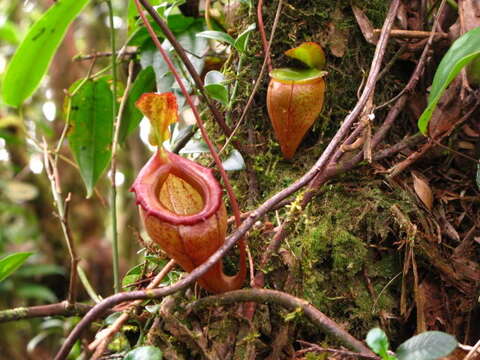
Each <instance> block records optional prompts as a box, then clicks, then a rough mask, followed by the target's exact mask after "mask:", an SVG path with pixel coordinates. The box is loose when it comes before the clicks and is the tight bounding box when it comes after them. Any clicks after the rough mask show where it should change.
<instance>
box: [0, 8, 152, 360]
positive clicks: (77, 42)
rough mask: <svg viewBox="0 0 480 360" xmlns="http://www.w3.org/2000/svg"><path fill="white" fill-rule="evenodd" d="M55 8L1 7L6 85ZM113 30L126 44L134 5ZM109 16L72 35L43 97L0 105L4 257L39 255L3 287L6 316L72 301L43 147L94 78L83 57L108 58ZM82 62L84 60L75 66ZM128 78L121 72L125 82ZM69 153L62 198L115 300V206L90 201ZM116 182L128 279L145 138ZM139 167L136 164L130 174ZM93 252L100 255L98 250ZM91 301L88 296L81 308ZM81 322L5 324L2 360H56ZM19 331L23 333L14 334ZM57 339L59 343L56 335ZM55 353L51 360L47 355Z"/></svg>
mask: <svg viewBox="0 0 480 360" xmlns="http://www.w3.org/2000/svg"><path fill="white" fill-rule="evenodd" d="M52 4H53V1H52V0H40V1H29V0H26V1H23V0H12V1H1V2H0V86H1V78H2V77H3V75H4V73H5V70H6V66H7V63H8V61H9V60H10V58H11V56H12V55H13V53H14V51H15V49H16V48H17V46H18V44H19V43H20V41H21V40H22V38H23V37H24V36H25V34H26V32H27V30H28V28H29V26H31V25H32V24H33V23H34V22H35V21H36V20H37V19H38V18H39V17H40V16H41V15H42V14H43V13H44V12H45V11H46V9H47V8H48V7H49V6H51V5H52ZM113 5H114V6H115V9H114V12H115V17H114V24H115V28H116V30H117V43H118V44H120V45H121V44H123V41H124V40H125V38H126V36H127V25H128V24H127V21H126V19H127V18H128V16H127V11H128V3H127V1H114V2H113ZM109 36H110V32H109V27H108V7H107V4H106V3H105V2H104V1H91V2H90V4H89V5H88V6H87V8H85V9H84V11H83V12H82V13H81V14H80V16H79V17H78V18H77V19H76V20H75V21H74V23H73V24H72V26H70V27H69V29H68V32H67V34H66V36H65V39H64V41H63V42H62V44H61V46H60V48H59V49H58V51H57V53H56V55H55V58H54V60H53V62H52V64H51V66H50V70H49V72H48V75H47V76H46V77H44V79H43V80H42V83H41V86H40V89H39V90H38V91H36V92H35V94H34V95H33V96H32V97H31V98H30V99H28V100H27V102H26V103H25V104H24V106H23V107H22V108H21V109H20V111H19V110H17V109H13V108H11V107H7V106H6V105H5V104H3V103H2V102H1V101H2V100H0V189H1V191H0V258H2V257H3V256H5V255H6V254H9V253H12V252H19V251H31V252H33V253H34V254H33V255H32V256H31V257H30V258H29V259H28V260H27V262H26V263H25V264H24V265H23V267H21V268H20V269H19V270H18V271H16V272H15V273H14V274H13V275H12V276H11V277H9V278H8V279H6V280H5V281H3V282H0V308H1V309H7V308H12V307H18V306H31V305H40V304H47V303H54V302H57V301H61V300H63V299H64V298H65V296H66V292H67V286H68V283H67V279H68V276H67V273H66V272H67V271H66V269H68V264H69V259H68V255H67V254H68V252H67V250H66V245H65V241H64V239H63V234H62V230H61V228H60V224H59V221H58V219H57V217H56V215H55V208H54V204H53V199H52V195H51V191H50V184H49V182H48V179H47V177H46V175H45V172H44V164H43V155H42V152H41V148H39V146H38V143H39V141H41V139H42V138H45V139H46V141H47V142H48V144H49V145H50V146H55V144H56V142H57V140H58V138H59V137H60V134H61V131H62V129H63V127H64V124H65V122H64V121H65V120H64V115H63V107H64V100H65V89H68V88H69V87H70V85H71V84H72V83H73V82H74V81H76V80H78V79H80V78H83V77H85V76H86V75H87V72H88V71H89V68H90V65H91V60H90V61H81V59H80V58H78V56H80V55H82V54H90V53H95V52H97V51H98V52H101V51H108V49H109ZM75 57H77V59H75ZM108 63H109V58H108V57H98V58H97V59H96V61H95V64H94V66H93V69H91V71H99V70H100V69H103V68H104V67H105V66H107V65H108ZM123 70H124V69H120V71H119V73H120V74H123V73H124V71H123ZM22 118H23V119H22ZM67 145H68V144H66V143H65V144H64V145H63V147H62V150H61V155H62V157H61V159H62V158H63V159H66V160H67V161H63V160H60V163H59V176H60V179H61V184H62V190H63V194H62V195H63V196H64V197H65V196H66V194H68V193H69V192H71V193H72V201H71V206H70V210H69V217H70V219H73V220H72V221H71V227H72V231H73V237H74V239H75V243H76V247H77V251H78V255H79V257H80V258H81V259H82V260H81V265H82V267H83V268H84V269H85V271H86V273H87V274H88V276H89V278H90V281H91V282H92V285H93V287H94V288H95V289H96V291H98V293H100V294H102V296H108V295H110V294H111V293H112V280H111V260H110V259H111V254H110V234H109V233H108V231H106V230H105V229H109V227H108V225H109V224H108V223H109V220H108V219H109V218H108V216H107V214H108V207H107V205H106V200H105V199H104V198H103V196H104V195H102V196H95V197H94V198H93V199H90V200H86V199H85V190H84V185H83V183H82V180H81V177H80V176H79V172H78V169H76V168H75V167H74V166H72V164H71V163H70V161H68V160H69V159H72V155H71V152H70V150H69V149H68V146H67ZM122 146H123V148H124V150H127V151H120V154H119V162H120V166H119V169H121V170H120V171H119V172H118V174H117V180H118V185H119V187H118V193H119V197H118V198H119V201H118V207H119V209H121V211H119V230H120V231H119V232H120V236H121V238H122V239H124V240H126V239H128V241H121V244H122V249H121V254H122V256H121V267H122V273H125V272H126V270H127V268H128V267H129V266H130V265H131V264H132V263H133V262H134V260H135V258H136V251H137V250H138V246H137V245H136V242H135V240H134V239H135V237H134V230H133V228H132V227H131V225H132V221H135V217H133V218H132V215H133V214H134V210H135V207H130V210H126V209H125V207H124V204H125V202H127V201H128V202H130V201H131V195H130V194H129V192H128V184H130V183H131V182H132V179H133V176H134V173H135V172H134V168H132V167H129V168H125V167H124V166H123V165H124V164H127V163H128V164H132V162H131V159H135V161H134V162H133V163H134V164H137V166H140V165H141V163H142V161H143V158H145V157H146V155H147V154H146V153H145V150H144V147H143V146H142V145H141V143H140V142H139V139H138V134H136V135H135V136H132V137H131V139H129V141H128V144H127V143H125V144H122ZM129 166H131V165H129ZM98 188H99V191H98V192H97V194H108V188H109V184H108V179H107V178H106V177H104V178H103V179H102V180H101V183H100V184H99V186H98ZM92 249H94V251H92ZM86 299H88V297H87V295H86V294H85V293H82V292H81V293H80V295H79V301H82V300H86ZM74 321H75V320H72V321H70V320H69V321H66V322H65V323H64V322H63V321H60V320H54V319H50V320H42V319H34V320H28V321H19V322H15V323H6V324H2V325H0V329H1V331H2V333H3V334H4V336H2V338H1V339H0V358H2V359H26V358H35V359H40V358H49V356H50V355H51V353H52V352H51V350H52V349H51V348H50V347H51V346H53V345H55V347H57V346H58V340H59V336H58V335H63V332H64V327H68V326H70V325H72V324H73V323H74ZM12 329H14V331H11V330H12ZM52 335H56V336H52ZM47 354H50V355H47Z"/></svg>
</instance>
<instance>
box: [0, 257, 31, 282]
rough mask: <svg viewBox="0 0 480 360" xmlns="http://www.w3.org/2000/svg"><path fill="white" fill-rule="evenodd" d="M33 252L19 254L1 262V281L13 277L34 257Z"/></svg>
mask: <svg viewBox="0 0 480 360" xmlns="http://www.w3.org/2000/svg"><path fill="white" fill-rule="evenodd" d="M32 254H33V253H31V252H17V253H14V254H10V255H7V256H5V257H4V258H2V259H1V260H0V281H3V280H5V279H6V278H7V277H9V276H10V275H12V274H13V273H14V272H15V270H17V269H18V268H19V267H20V266H22V264H23V263H24V262H25V261H26V260H27V259H28V258H29V257H30V256H31V255H32Z"/></svg>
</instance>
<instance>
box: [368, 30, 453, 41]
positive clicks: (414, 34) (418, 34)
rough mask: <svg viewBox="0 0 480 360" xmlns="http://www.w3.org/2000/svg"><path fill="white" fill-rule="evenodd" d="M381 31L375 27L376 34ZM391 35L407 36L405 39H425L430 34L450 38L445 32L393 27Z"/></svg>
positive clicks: (438, 37)
mask: <svg viewBox="0 0 480 360" xmlns="http://www.w3.org/2000/svg"><path fill="white" fill-rule="evenodd" d="M380 32H381V29H373V33H374V34H375V35H378V34H380ZM390 36H391V37H394V38H405V39H424V38H428V37H430V36H432V37H433V38H437V39H448V34H446V33H443V32H434V31H419V30H402V29H393V30H392V31H391V32H390Z"/></svg>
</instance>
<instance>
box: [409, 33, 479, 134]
mask: <svg viewBox="0 0 480 360" xmlns="http://www.w3.org/2000/svg"><path fill="white" fill-rule="evenodd" d="M479 54H480V27H477V28H475V29H473V30H470V31H468V32H467V33H465V34H463V35H462V36H461V37H459V38H458V39H457V40H455V42H454V43H453V44H452V46H451V47H450V49H449V50H448V51H447V53H446V54H445V56H444V57H443V59H442V61H441V62H440V64H439V65H438V68H437V71H436V72H435V76H434V78H433V82H432V86H431V88H430V95H429V96H428V105H427V108H426V109H425V110H424V111H423V113H422V115H421V116H420V118H419V119H418V128H419V129H420V131H421V132H422V134H426V133H427V132H428V123H429V121H430V118H431V117H432V114H433V111H434V110H435V108H436V107H437V104H438V101H439V100H440V98H441V96H442V94H443V92H444V91H445V89H446V88H447V87H448V85H450V83H451V82H452V81H453V79H455V77H456V76H457V75H458V73H459V72H460V71H461V70H462V69H463V68H464V67H465V66H467V65H468V64H469V63H470V62H471V61H473V60H474V59H475V58H477V56H478V55H479Z"/></svg>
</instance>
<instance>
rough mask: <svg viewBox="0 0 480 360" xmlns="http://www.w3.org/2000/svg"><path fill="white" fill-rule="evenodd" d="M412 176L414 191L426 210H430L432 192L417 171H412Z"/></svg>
mask: <svg viewBox="0 0 480 360" xmlns="http://www.w3.org/2000/svg"><path fill="white" fill-rule="evenodd" d="M412 178H413V189H414V190H415V193H416V194H417V196H418V197H419V198H420V200H421V201H422V203H423V204H424V205H425V206H426V208H427V209H428V210H432V206H433V193H432V189H431V187H430V185H429V184H428V181H427V179H426V178H425V177H424V176H423V175H421V174H420V173H418V172H417V171H412Z"/></svg>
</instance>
